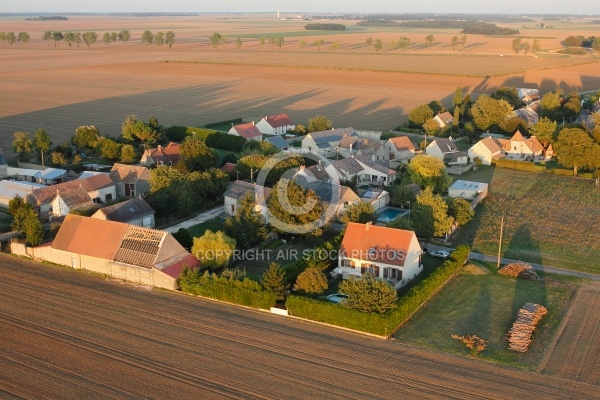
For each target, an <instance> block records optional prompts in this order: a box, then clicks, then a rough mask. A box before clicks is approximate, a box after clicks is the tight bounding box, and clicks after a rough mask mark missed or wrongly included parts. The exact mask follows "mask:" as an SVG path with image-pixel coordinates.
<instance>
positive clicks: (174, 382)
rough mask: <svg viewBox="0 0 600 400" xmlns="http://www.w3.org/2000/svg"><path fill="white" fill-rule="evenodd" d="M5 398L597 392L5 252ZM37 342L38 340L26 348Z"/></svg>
mask: <svg viewBox="0 0 600 400" xmlns="http://www.w3.org/2000/svg"><path fill="white" fill-rule="evenodd" d="M0 277H1V278H2V279H0V295H1V296H2V302H0V324H1V325H0V326H2V352H0V366H1V367H0V397H2V398H36V397H40V394H43V395H44V396H45V397H46V398H61V399H82V398H115V399H116V398H118V399H123V398H127V399H136V398H144V399H155V398H156V399H167V398H175V397H176V398H182V399H188V398H196V399H213V398H231V399H233V398H240V399H241V398H243V399H248V398H257V399H258V398H275V399H307V398H311V399H312V398H319V399H321V398H328V399H329V398H332V399H333V398H335V399H340V398H353V399H393V398H427V399H448V398H460V399H476V398H487V399H507V398H511V399H513V398H524V397H526V396H530V397H531V396H532V395H533V396H534V397H536V398H581V399H583V398H585V399H590V398H593V397H594V396H597V394H598V391H597V390H596V389H597V387H596V386H592V385H589V384H586V383H582V382H576V381H570V380H567V379H562V378H561V377H552V378H551V379H549V377H547V376H543V375H540V374H534V373H528V372H524V371H519V370H516V369H513V368H506V367H502V366H500V365H496V364H492V363H487V362H483V361H480V360H475V359H469V358H466V357H457V356H452V355H447V354H443V353H440V352H436V351H430V350H424V349H418V348H415V347H411V346H406V345H403V344H400V343H395V342H392V341H387V340H381V339H376V338H370V337H366V336H364V335H358V334H354V333H351V332H345V331H342V330H339V329H333V328H329V327H325V326H321V325H318V324H312V323H306V322H303V321H299V320H292V319H289V318H284V317H281V316H276V315H270V314H267V313H262V312H256V311H251V310H247V309H242V308H238V307H233V306H228V305H224V304H221V303H218V302H212V301H207V300H202V299H198V298H194V297H192V296H186V295H182V294H179V295H178V294H176V293H170V292H166V291H161V290H145V289H142V288H136V287H133V286H131V285H124V284H122V283H119V282H109V281H105V280H103V278H101V277H98V276H92V275H90V274H86V273H83V272H81V271H75V270H71V269H67V268H60V267H56V266H49V265H44V264H39V263H35V262H31V261H27V260H24V259H18V258H14V257H9V256H6V255H3V256H0ZM32 343H33V344H35V345H32Z"/></svg>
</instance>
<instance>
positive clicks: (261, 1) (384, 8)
mask: <svg viewBox="0 0 600 400" xmlns="http://www.w3.org/2000/svg"><path fill="white" fill-rule="evenodd" d="M596 1H597V0H571V1H565V0H530V1H522V0H500V1H490V0H427V1H423V0H362V1H358V0H303V1H289V0H279V1H275V0H219V1H207V0H100V1H97V0H96V1H90V0H51V1H49V0H20V1H14V0H13V1H10V0H1V1H0V12H28V13H34V12H56V13H59V12H131V11H137V12H184V11H185V12H255V11H259V12H265V11H276V10H280V11H281V12H305V13H316V12H338V13H342V12H365V13H377V12H440V13H449V12H460V13H511V14H524V13H547V14H552V13H569V14H590V13H595V14H598V8H597V7H595V6H594V4H596V5H597V3H596Z"/></svg>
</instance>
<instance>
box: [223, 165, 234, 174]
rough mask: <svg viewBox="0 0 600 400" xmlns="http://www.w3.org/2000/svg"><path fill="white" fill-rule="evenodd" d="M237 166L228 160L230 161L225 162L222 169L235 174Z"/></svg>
mask: <svg viewBox="0 0 600 400" xmlns="http://www.w3.org/2000/svg"><path fill="white" fill-rule="evenodd" d="M235 167H236V164H234V163H230V162H228V163H225V164H224V165H223V166H222V167H221V169H222V170H223V171H225V172H227V173H228V174H230V175H231V174H235V172H236V169H235Z"/></svg>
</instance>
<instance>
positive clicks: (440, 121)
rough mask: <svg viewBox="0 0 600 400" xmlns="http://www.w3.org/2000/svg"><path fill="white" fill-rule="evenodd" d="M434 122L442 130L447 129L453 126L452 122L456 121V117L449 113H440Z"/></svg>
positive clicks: (434, 118)
mask: <svg viewBox="0 0 600 400" xmlns="http://www.w3.org/2000/svg"><path fill="white" fill-rule="evenodd" d="M433 120H434V121H435V123H436V124H437V126H438V127H439V128H440V129H446V128H448V127H449V126H450V125H452V121H454V117H453V116H452V114H450V113H449V112H448V111H446V112H443V113H440V114H438V115H436V116H435V117H433Z"/></svg>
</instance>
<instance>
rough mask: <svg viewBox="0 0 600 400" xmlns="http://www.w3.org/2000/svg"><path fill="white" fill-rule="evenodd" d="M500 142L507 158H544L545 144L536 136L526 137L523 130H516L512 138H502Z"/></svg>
mask: <svg viewBox="0 0 600 400" xmlns="http://www.w3.org/2000/svg"><path fill="white" fill-rule="evenodd" d="M500 142H501V143H502V151H504V153H505V154H506V158H509V159H515V160H524V161H533V160H534V159H536V158H538V159H543V158H544V155H543V153H544V146H542V144H541V143H540V141H539V140H537V138H536V137H535V136H532V137H530V138H529V139H525V138H524V137H523V134H521V132H519V131H516V132H515V134H514V135H513V137H512V138H510V140H505V139H500Z"/></svg>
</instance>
